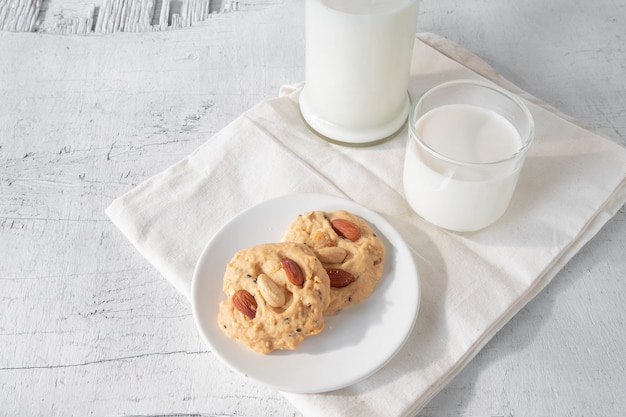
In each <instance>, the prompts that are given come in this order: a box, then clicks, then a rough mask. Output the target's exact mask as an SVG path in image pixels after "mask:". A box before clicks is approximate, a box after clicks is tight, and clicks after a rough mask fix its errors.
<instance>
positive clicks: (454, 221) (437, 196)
mask: <svg viewBox="0 0 626 417" xmlns="http://www.w3.org/2000/svg"><path fill="white" fill-rule="evenodd" d="M415 132H416V134H417V135H418V136H419V137H420V138H421V140H422V142H423V144H424V145H426V146H427V147H428V148H430V150H431V151H434V152H435V153H437V154H439V155H441V156H443V157H444V158H443V160H442V159H441V158H440V157H434V156H433V155H432V152H431V151H429V150H427V149H426V148H425V147H423V146H422V145H420V144H418V143H417V141H416V140H415V138H411V139H410V140H409V144H408V147H407V153H406V160H405V165H404V170H405V171H404V190H405V195H406V198H407V201H408V202H409V204H410V205H411V206H412V207H413V209H414V210H415V211H416V212H417V213H418V214H419V215H421V216H422V217H423V218H424V219H426V220H428V221H429V222H431V223H433V224H436V225H439V226H441V227H443V228H446V229H450V230H456V231H461V232H467V231H475V230H478V229H481V228H483V227H485V226H487V225H489V224H491V223H492V222H494V221H495V220H497V219H498V218H500V216H502V214H504V212H505V211H506V208H507V206H508V204H509V201H510V199H511V196H512V194H513V191H514V189H515V185H516V183H517V178H518V176H519V172H520V169H521V166H522V164H521V163H516V161H515V160H514V159H512V157H513V155H515V154H516V153H517V152H518V151H519V150H520V149H521V148H522V139H521V137H520V134H519V133H518V131H517V129H516V128H515V127H514V126H513V125H512V124H511V123H510V122H509V121H508V120H507V119H505V118H504V117H502V116H501V115H499V114H497V113H495V112H494V111H492V110H488V109H485V108H482V107H477V106H473V105H468V104H450V105H443V106H441V107H436V108H434V109H432V110H430V111H428V112H427V113H425V114H424V115H423V116H421V118H420V119H419V120H418V121H417V122H416V123H415ZM450 160H452V161H456V162H451V161H450Z"/></svg>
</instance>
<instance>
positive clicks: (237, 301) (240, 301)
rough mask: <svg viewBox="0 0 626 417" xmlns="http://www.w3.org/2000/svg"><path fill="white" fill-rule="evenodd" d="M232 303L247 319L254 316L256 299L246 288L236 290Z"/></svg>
mask: <svg viewBox="0 0 626 417" xmlns="http://www.w3.org/2000/svg"><path fill="white" fill-rule="evenodd" d="M232 300H233V305H234V306H235V308H236V309H237V310H239V311H241V312H242V313H243V314H244V315H245V316H246V317H248V318H249V319H253V318H255V317H256V309H257V304H256V300H255V299H254V297H253V296H252V294H250V293H249V292H248V291H246V290H238V291H237V292H235V293H234V294H233V297H232Z"/></svg>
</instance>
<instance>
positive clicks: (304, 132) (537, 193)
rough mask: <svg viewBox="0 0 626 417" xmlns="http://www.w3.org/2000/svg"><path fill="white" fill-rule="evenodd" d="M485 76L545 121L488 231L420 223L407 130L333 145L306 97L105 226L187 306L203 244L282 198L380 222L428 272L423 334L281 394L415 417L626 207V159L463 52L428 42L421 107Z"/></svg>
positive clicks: (217, 141)
mask: <svg viewBox="0 0 626 417" xmlns="http://www.w3.org/2000/svg"><path fill="white" fill-rule="evenodd" d="M481 74H482V75H481ZM483 76H484V77H486V78H488V79H491V80H492V81H494V82H496V83H498V84H500V85H502V86H504V87H505V88H508V89H509V90H511V91H514V92H516V93H517V94H519V95H521V96H522V97H523V98H524V99H526V100H527V103H528V105H529V108H530V109H531V112H532V114H533V116H534V118H535V122H536V139H535V142H534V143H533V145H532V147H531V149H530V151H529V153H528V157H527V160H526V164H525V166H524V168H523V171H522V174H521V177H520V180H519V183H518V188H517V190H516V193H515V195H514V198H513V201H512V203H511V206H510V208H509V209H508V211H507V212H506V214H505V215H504V217H503V218H502V219H501V220H500V221H499V222H498V223H496V224H495V225H493V226H492V227H490V228H488V229H486V230H484V231H481V232H477V233H473V234H468V235H457V234H452V233H448V232H445V231H442V230H440V229H438V228H436V227H434V226H431V225H430V224H428V223H426V222H424V221H423V220H422V219H420V218H419V217H418V216H416V215H415V214H413V213H412V212H411V211H410V209H409V208H408V206H407V204H406V202H405V199H404V196H403V191H402V165H403V160H404V150H405V145H406V141H407V133H406V129H405V131H404V132H403V133H401V134H400V135H399V136H397V137H396V138H394V139H393V140H391V141H389V142H386V143H384V144H380V145H377V146H374V147H368V148H351V147H342V146H338V145H333V144H329V143H327V142H325V141H323V140H320V139H319V138H318V137H317V136H316V135H315V134H313V133H312V132H310V131H309V130H308V129H307V128H306V127H305V125H304V124H303V122H302V120H301V117H300V114H299V110H298V94H299V92H300V89H299V86H292V87H289V86H288V87H285V88H284V89H283V90H282V92H281V93H282V96H281V97H279V98H275V99H271V100H267V101H264V102H262V103H260V104H258V105H256V106H255V107H253V108H252V109H250V110H249V111H247V112H246V113H244V114H243V115H241V116H240V117H239V118H237V119H236V120H235V121H233V122H232V123H231V124H230V125H228V126H227V127H226V128H224V129H223V130H222V131H220V132H219V133H217V134H216V135H215V136H214V137H212V138H211V139H209V140H208V141H207V142H206V143H205V144H203V145H202V146H201V147H200V148H198V149H197V150H196V151H194V152H193V153H192V154H191V155H189V156H188V157H187V158H185V159H184V160H182V161H180V162H179V163H177V164H175V165H174V166H172V167H170V168H168V169H166V170H165V171H163V172H162V173H161V174H158V175H156V176H154V177H153V178H150V179H149V180H147V181H146V182H144V183H143V184H141V185H139V186H138V187H136V188H135V189H133V190H131V191H130V192H128V193H127V194H125V195H124V196H122V197H120V198H118V199H117V200H115V201H113V202H112V204H111V205H110V207H109V208H108V209H107V214H108V215H109V216H110V218H111V219H112V221H113V222H114V223H115V224H116V225H117V227H118V228H119V229H120V230H121V231H122V232H123V233H124V234H125V235H126V237H127V238H128V239H129V240H130V241H131V242H132V243H133V244H134V245H135V246H136V248H137V250H138V251H139V252H140V253H141V254H143V255H144V256H145V257H146V258H147V259H148V260H149V261H150V262H151V263H152V264H153V265H154V266H155V267H156V268H157V269H158V270H159V271H160V272H161V273H162V274H163V275H164V276H165V277H166V278H167V279H168V280H169V281H170V282H171V283H172V284H173V285H174V286H175V287H176V288H177V289H178V290H180V291H181V292H182V293H183V294H185V295H187V296H189V293H190V283H191V278H192V273H193V269H194V266H195V263H196V261H197V259H198V257H199V255H200V253H201V251H202V248H203V246H204V245H205V243H206V242H207V241H208V239H209V238H210V237H211V236H212V235H213V234H214V233H215V232H216V231H217V230H218V229H219V228H220V227H221V226H222V225H224V223H226V222H227V221H228V220H229V219H231V218H232V217H233V216H234V215H236V214H237V213H238V212H240V211H241V210H243V209H246V208H249V207H251V206H253V205H255V204H257V203H260V202H262V201H264V200H267V199H269V198H272V197H276V196H279V195H284V194H291V193H301V192H319V193H326V194H333V195H339V196H343V197H347V198H350V199H352V200H354V201H356V202H357V203H360V204H362V205H364V206H366V207H368V208H370V209H372V210H375V211H377V212H378V213H380V214H381V215H383V216H384V217H385V218H386V219H387V220H388V221H389V222H390V223H391V224H392V225H393V226H395V227H396V228H397V230H398V231H399V232H400V233H401V234H402V236H403V237H404V239H405V240H406V242H407V243H408V245H409V247H410V248H411V250H412V252H413V256H414V258H415V261H416V264H417V267H418V270H419V273H420V279H421V285H422V300H421V308H420V313H419V316H418V319H417V322H416V326H415V329H414V331H413V333H412V334H411V336H410V338H409V340H408V341H407V343H406V344H405V346H404V347H403V348H402V349H401V351H400V352H399V353H398V354H397V355H396V356H395V358H394V359H393V360H392V361H391V362H390V363H389V364H388V365H386V366H385V367H384V368H383V369H382V370H380V371H378V372H377V373H376V374H374V375H373V376H371V377H369V378H367V379H366V380H364V381H362V382H359V383H357V384H355V385H353V386H350V387H347V388H344V389H341V390H338V391H334V392H330V393H324V394H315V395H302V394H292V393H283V394H284V395H285V397H286V398H287V399H288V400H289V401H291V402H292V403H293V404H294V405H295V406H296V407H298V408H299V409H300V410H301V411H302V412H303V414H305V415H307V416H323V417H328V416H356V415H358V416H361V417H366V416H381V415H386V416H410V415H414V414H415V413H416V412H417V411H418V410H419V409H420V408H421V407H422V406H423V405H425V404H426V402H427V401H428V400H429V399H430V398H431V397H432V396H434V395H435V394H436V393H437V392H438V391H439V390H441V389H442V388H443V387H444V386H445V384H446V383H447V382H449V381H450V380H451V379H452V378H453V377H454V376H455V375H456V374H458V373H459V372H460V370H461V369H462V368H463V367H464V366H465V365H466V364H467V363H468V361H469V360H470V359H472V358H473V357H474V356H475V355H476V354H477V353H478V351H479V350H480V349H481V348H482V347H483V346H484V345H485V344H486V343H487V342H488V341H489V339H490V338H491V337H492V336H493V335H494V334H495V333H496V332H497V331H498V330H499V329H500V328H502V326H504V324H505V323H506V322H507V321H508V320H509V319H510V318H511V317H512V316H513V315H515V314H516V313H517V312H518V311H519V310H520V309H521V308H522V307H523V306H524V305H525V304H526V303H527V302H528V301H530V300H531V299H532V298H533V297H534V296H535V295H536V294H537V293H538V292H539V291H541V289H542V288H544V287H545V285H546V284H548V282H549V281H550V280H551V279H552V277H553V276H554V275H555V274H556V273H557V272H558V271H559V269H560V268H562V267H563V266H564V265H565V264H566V263H567V262H568V260H569V259H571V257H572V256H573V255H574V254H575V253H576V252H577V251H578V250H579V249H580V248H581V247H582V246H583V245H584V244H585V243H586V242H587V241H588V240H589V239H591V237H592V236H594V234H596V232H597V231H598V230H599V229H600V227H601V226H602V225H603V224H604V223H606V222H607V221H608V220H609V219H610V218H611V217H612V216H613V215H614V214H615V213H616V212H617V210H619V208H620V207H621V206H622V205H623V204H624V202H625V201H626V187H625V181H626V150H625V149H624V148H622V147H620V146H618V145H616V144H615V143H613V142H611V141H609V140H606V139H604V138H602V137H599V136H598V135H596V134H594V133H592V132H590V131H588V130H585V129H584V128H582V127H580V126H578V125H577V124H576V123H574V122H573V121H572V120H569V119H567V118H566V117H564V116H563V115H561V114H559V113H558V112H556V111H555V110H554V109H551V108H549V107H548V106H546V105H544V104H542V103H540V102H539V101H538V100H536V99H534V98H533V97H530V96H529V95H527V94H525V93H524V92H523V91H520V90H519V89H517V88H516V87H515V86H513V85H511V84H510V83H508V82H507V81H506V80H503V79H502V78H501V77H499V76H498V74H496V73H495V72H494V71H493V70H492V69H491V68H489V67H488V66H487V65H486V64H485V63H483V62H482V61H481V60H480V59H478V58H477V57H475V56H474V55H472V54H470V53H469V52H467V51H465V50H463V49H462V48H461V47H459V46H458V45H455V44H453V43H451V42H449V41H446V40H445V39H442V38H439V37H437V36H435V35H431V34H422V35H419V36H418V37H417V39H416V42H415V47H414V53H413V61H412V78H411V85H410V93H411V96H412V97H413V98H415V97H417V96H418V95H419V94H420V93H421V92H423V91H425V90H426V89H427V88H428V87H430V86H432V85H434V84H436V83H439V82H442V81H445V80H449V79H455V78H474V79H480V78H482V77H483ZM364 360H366V358H364Z"/></svg>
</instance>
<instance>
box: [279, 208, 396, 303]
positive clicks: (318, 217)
mask: <svg viewBox="0 0 626 417" xmlns="http://www.w3.org/2000/svg"><path fill="white" fill-rule="evenodd" d="M282 241H283V242H296V243H301V244H304V245H306V246H308V247H309V248H311V249H313V250H314V251H315V254H316V255H317V257H318V259H319V260H320V261H321V262H322V265H323V266H324V268H325V269H326V272H327V273H328V275H329V280H330V285H331V288H330V304H329V305H328V308H327V309H326V312H325V314H327V315H329V314H334V313H336V312H338V311H339V310H341V309H343V308H346V307H348V306H350V305H354V304H356V303H359V302H361V301H363V300H365V299H366V298H368V297H369V296H370V295H371V294H372V292H373V291H374V288H375V287H376V284H377V283H378V281H379V280H380V278H381V276H382V272H383V263H384V260H385V245H384V243H383V241H382V240H381V239H380V237H379V236H377V235H376V233H375V232H374V230H373V229H372V227H371V226H370V225H369V224H368V223H367V222H366V221H365V220H364V219H362V218H361V217H359V216H356V215H355V214H352V213H350V212H348V211H345V210H336V211H332V212H324V211H309V212H306V213H303V214H301V215H299V216H298V217H297V218H296V219H295V220H294V221H293V222H292V223H291V225H290V226H289V229H288V230H287V231H286V232H285V234H284V236H283V238H282Z"/></svg>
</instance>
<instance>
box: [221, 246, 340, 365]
mask: <svg viewBox="0 0 626 417" xmlns="http://www.w3.org/2000/svg"><path fill="white" fill-rule="evenodd" d="M223 291H224V293H225V294H226V296H227V299H226V300H224V301H222V302H220V306H219V313H218V318H217V321H218V323H219V326H220V328H221V329H222V330H223V331H224V332H225V333H226V334H227V335H228V336H229V337H231V338H233V339H236V340H238V341H240V342H242V343H244V344H245V345H246V346H248V347H249V348H250V349H252V350H254V351H256V352H260V353H269V352H271V351H273V350H276V349H290V350H291V349H295V348H297V347H298V346H299V345H300V344H301V343H302V341H303V340H304V338H305V337H307V336H310V335H314V334H317V333H319V332H320V331H322V329H323V328H324V311H325V310H326V308H327V307H328V304H329V302H330V297H329V292H330V281H329V278H328V275H327V273H326V271H325V270H324V267H323V266H322V264H321V263H320V261H319V260H318V259H317V257H316V256H315V253H314V252H313V251H312V250H311V249H309V248H308V247H307V246H305V245H302V244H297V243H267V244H262V245H257V246H253V247H251V248H247V249H243V250H241V251H239V252H237V253H236V254H235V255H234V256H233V258H232V259H231V260H230V262H229V263H228V265H227V267H226V272H225V273H224V284H223Z"/></svg>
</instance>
